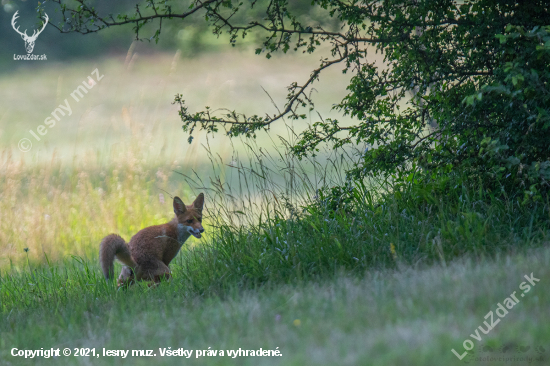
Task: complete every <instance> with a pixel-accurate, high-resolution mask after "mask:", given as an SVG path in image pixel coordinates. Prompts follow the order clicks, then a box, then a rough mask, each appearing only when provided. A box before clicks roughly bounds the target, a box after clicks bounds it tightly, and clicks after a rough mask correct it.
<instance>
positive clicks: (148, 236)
mask: <svg viewBox="0 0 550 366" xmlns="http://www.w3.org/2000/svg"><path fill="white" fill-rule="evenodd" d="M173 205H174V213H175V214H176V215H175V217H174V218H173V219H172V220H171V221H170V222H168V223H166V224H163V225H155V226H149V227H146V228H145V229H142V230H140V231H139V232H138V233H137V234H136V235H134V236H133V237H132V239H131V240H130V242H129V243H128V244H126V243H125V242H124V240H123V239H122V238H121V237H120V236H118V235H116V234H111V235H108V236H106V237H105V238H104V239H103V240H102V241H101V245H100V249H99V257H100V263H101V267H102V269H103V274H104V276H105V278H106V279H109V278H111V277H112V274H113V268H114V266H113V262H114V258H115V257H116V258H117V259H118V260H120V261H121V262H122V263H124V264H126V266H127V267H124V268H123V269H122V271H121V273H120V276H119V278H118V284H119V286H120V285H123V284H129V283H132V282H133V280H134V279H135V280H148V281H154V282H155V283H158V282H159V281H160V280H161V279H162V278H165V279H167V278H170V268H168V265H169V264H170V262H171V261H172V259H174V257H175V256H176V254H178V252H179V250H180V248H181V246H182V244H183V242H185V240H187V238H189V236H190V235H191V234H190V233H189V230H191V231H193V235H194V236H196V237H197V238H200V237H201V233H202V232H203V231H204V229H203V227H202V224H201V221H202V208H203V206H204V195H203V194H202V193H201V194H199V196H198V197H197V198H196V199H195V201H194V202H193V204H192V205H190V206H185V205H184V204H183V202H182V201H181V199H180V198H179V197H174V202H173ZM188 228H190V229H188Z"/></svg>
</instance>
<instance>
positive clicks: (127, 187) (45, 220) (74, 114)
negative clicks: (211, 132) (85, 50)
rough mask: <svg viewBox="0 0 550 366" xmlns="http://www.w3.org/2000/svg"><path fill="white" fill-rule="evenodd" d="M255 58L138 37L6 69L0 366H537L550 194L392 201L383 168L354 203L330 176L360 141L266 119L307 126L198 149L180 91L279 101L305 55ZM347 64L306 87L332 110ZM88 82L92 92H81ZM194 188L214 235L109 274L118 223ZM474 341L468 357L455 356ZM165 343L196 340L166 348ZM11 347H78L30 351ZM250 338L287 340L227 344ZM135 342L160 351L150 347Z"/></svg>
mask: <svg viewBox="0 0 550 366" xmlns="http://www.w3.org/2000/svg"><path fill="white" fill-rule="evenodd" d="M249 54H250V53H248V54H247V56H243V54H241V53H239V52H232V53H229V52H227V53H226V52H210V53H204V54H202V55H199V56H197V57H192V58H190V57H186V55H182V54H181V53H179V52H177V53H175V54H163V53H161V54H158V53H156V54H152V53H150V52H143V53H140V52H139V48H136V46H134V45H133V46H131V47H130V49H129V51H128V54H127V55H126V56H124V55H115V56H113V57H109V58H101V59H97V60H93V61H78V62H77V61H75V62H72V63H67V64H47V65H45V66H41V67H38V68H26V67H20V68H17V69H16V70H14V71H13V72H3V73H0V83H1V85H2V88H0V151H1V160H0V316H1V318H2V321H0V364H2V365H4V364H5V365H26V364H31V363H33V364H39V365H41V364H50V363H52V362H54V363H56V364H63V365H65V364H66V365H74V364H77V365H111V364H127V365H142V364H143V365H145V364H151V363H153V364H158V365H181V364H197V365H203V364H204V365H403V364H408V365H458V364H464V363H467V364H473V365H478V364H479V365H526V364H532V365H545V364H548V360H549V359H550V327H548V322H549V321H550V312H548V309H549V305H550V295H549V291H548V290H549V289H550V285H549V283H550V269H549V268H550V267H549V265H550V249H549V246H548V244H549V243H550V235H549V233H550V231H549V230H550V228H549V225H548V223H549V221H550V213H549V209H548V208H549V204H548V202H546V203H544V202H543V203H541V205H540V206H539V207H537V209H535V210H530V209H528V208H525V207H523V206H521V205H520V204H518V203H517V202H515V201H513V200H510V201H501V200H492V198H491V196H490V194H488V193H486V192H482V191H481V190H479V191H474V190H468V189H466V188H464V189H463V190H462V191H460V189H458V190H455V191H453V192H452V193H450V192H447V191H445V189H444V187H426V188H425V190H423V191H420V192H419V191H415V192H405V193H403V194H402V195H395V196H392V197H393V198H388V197H389V196H388V195H387V194H389V193H391V192H387V191H384V188H383V186H382V185H381V184H380V182H376V181H373V182H362V183H361V184H358V185H356V186H354V187H351V191H352V192H353V193H352V194H353V195H354V198H355V202H356V203H355V206H354V207H353V212H354V214H353V215H350V214H349V211H346V210H345V209H342V210H340V209H334V207H332V206H331V203H330V202H328V201H326V202H325V201H323V197H324V196H323V194H322V191H319V189H320V188H322V187H324V186H329V187H331V186H332V185H336V184H337V183H341V179H342V177H341V172H342V170H343V166H344V165H345V164H346V161H348V162H349V161H351V160H353V158H354V155H353V151H330V150H327V151H323V152H322V153H321V154H320V156H319V157H317V158H316V159H310V160H303V161H298V160H296V159H295V158H293V157H292V156H290V155H289V154H288V152H286V150H285V148H284V145H283V144H282V142H281V140H280V139H279V137H278V136H282V137H283V138H284V139H288V140H291V139H292V138H293V136H294V135H293V133H292V131H293V130H294V131H299V130H300V129H301V128H303V125H289V126H287V127H286V128H285V127H284V126H283V127H278V128H274V129H273V130H272V131H270V133H269V134H267V133H266V134H263V135H260V136H259V137H258V139H257V140H256V142H247V141H243V140H230V139H228V138H227V137H225V136H223V134H217V135H216V136H205V135H204V134H202V135H200V134H199V135H198V137H197V138H196V139H195V141H194V142H193V144H188V143H187V136H186V135H185V134H184V133H183V132H182V131H181V123H180V121H179V117H178V114H177V108H176V106H174V105H172V104H171V101H172V100H173V97H174V95H175V94H176V93H182V94H183V95H184V98H185V99H186V100H187V102H188V104H189V105H193V106H196V109H197V110H200V109H202V108H203V107H204V106H211V107H213V108H216V107H230V108H231V109H235V110H238V111H243V112H245V113H262V112H265V111H266V110H271V111H272V113H274V112H275V111H276V107H275V106H273V103H275V104H276V105H277V106H279V107H280V106H282V105H283V104H284V97H285V95H286V86H287V85H288V84H290V82H292V81H299V80H302V79H303V78H304V77H305V76H308V75H309V72H310V70H311V68H312V66H315V64H316V59H315V57H303V58H302V57H300V58H295V59H294V58H293V59H291V61H289V60H288V58H287V59H284V58H283V57H282V56H281V57H275V58H273V59H271V60H266V59H264V58H262V57H255V58H254V57H252V56H249ZM94 70H97V74H94ZM266 70H269V72H267V71H266ZM97 75H99V76H100V77H101V79H99V78H96V76H97ZM89 76H90V77H91V78H92V79H91V80H92V81H90V79H89V78H88V77H89ZM347 80H348V79H347V78H346V77H342V75H341V74H340V73H339V71H338V70H333V71H331V73H328V74H327V75H326V78H325V79H322V80H321V81H320V83H319V84H318V86H317V88H316V90H317V91H316V95H317V100H318V103H317V107H318V112H319V114H320V115H322V116H323V118H326V117H330V116H333V115H334V114H333V113H334V112H332V111H331V103H333V102H334V101H337V100H338V98H341V97H342V96H344V95H345V87H346V85H347ZM82 82H87V83H89V86H91V88H90V89H89V90H88V93H87V94H85V95H83V97H81V98H80V100H79V101H78V102H76V101H75V100H74V99H73V98H72V97H71V93H72V92H73V91H74V90H75V89H76V87H77V86H78V85H79V84H81V83H82ZM262 88H263V89H264V90H265V91H267V93H269V95H267V94H266V93H265V92H264V90H262ZM66 100H68V101H69V103H70V106H71V113H70V115H69V113H67V114H66V115H64V116H61V118H60V119H59V121H57V122H56V124H55V126H53V127H51V128H48V129H47V133H46V134H44V135H42V134H41V135H39V137H40V141H37V139H36V138H35V137H34V136H33V135H32V134H31V133H30V132H29V131H30V130H33V132H34V133H35V134H36V133H37V131H38V129H37V128H38V126H39V125H41V124H44V120H45V119H46V118H47V117H49V116H51V114H52V113H53V112H54V111H55V110H56V108H58V106H59V105H60V104H63V103H66ZM312 113H313V112H312ZM316 118H318V117H317V113H316V112H315V114H312V115H311V118H310V119H309V121H310V122H311V121H314V120H316ZM304 123H305V122H304ZM23 138H27V139H29V140H30V141H31V142H32V147H31V148H30V150H29V151H27V152H23V151H21V150H20V149H19V148H18V144H19V141H20V140H21V139H23ZM19 146H20V145H19ZM25 146H27V145H25ZM358 148H360V147H358ZM199 192H205V193H206V196H207V198H206V218H205V229H206V233H205V235H204V238H203V239H201V240H197V239H194V238H191V239H189V241H188V242H186V245H185V246H184V248H183V249H182V251H181V253H180V254H179V255H178V256H177V257H176V259H175V260H174V261H173V263H172V264H171V269H172V271H173V279H172V280H171V281H170V282H166V283H162V284H161V285H159V286H158V287H156V288H150V287H148V286H147V285H143V284H139V285H136V286H133V287H131V288H128V289H117V288H116V285H115V283H114V282H109V283H107V282H105V280H104V279H103V277H102V275H101V272H100V269H99V264H98V261H97V256H98V254H97V253H98V247H99V242H100V241H101V239H102V238H103V237H104V236H105V235H107V234H109V233H113V232H114V233H119V234H120V235H121V236H122V237H123V238H125V239H126V240H129V239H130V237H131V236H132V235H133V234H135V233H136V232H137V231H138V230H140V229H142V228H144V227H147V226H151V225H155V224H160V223H164V222H166V221H168V220H169V219H170V218H171V216H172V214H171V212H172V203H171V196H176V195H177V196H179V197H181V198H182V199H183V201H184V202H185V203H188V204H189V203H191V202H192V200H193V199H194V198H195V197H196V195H197V194H198V193H199ZM418 197H421V198H422V199H419V198H418ZM382 199H384V201H383V204H381V202H382ZM321 201H322V202H324V203H323V204H320V205H314V204H312V202H321ZM451 203H452V204H451ZM319 207H321V208H319ZM117 269H120V266H119V265H117ZM525 276H527V277H528V278H530V279H531V278H536V279H538V280H540V281H535V280H531V282H529V280H528V279H526V278H525ZM522 284H523V286H522ZM525 284H530V285H531V286H530V290H529V291H525V288H526V287H525ZM514 292H515V293H516V295H515V296H518V301H517V302H515V305H514V306H513V307H511V308H509V309H508V310H507V312H506V314H504V316H502V317H500V316H499V315H497V314H499V313H500V314H502V313H503V311H502V310H497V309H499V304H503V303H504V301H505V299H507V298H510V296H511V294H512V293H514ZM523 295H524V296H523ZM519 296H521V297H519ZM489 312H492V314H493V315H492V316H494V317H495V318H494V321H495V322H496V321H497V320H499V321H498V325H497V323H491V322H490V319H488V317H487V315H488V313H489ZM484 322H485V323H484ZM487 322H489V324H493V325H494V327H490V328H494V329H490V330H489V327H488V326H487ZM478 327H481V328H483V329H484V330H485V332H483V331H477V333H476V330H479V328H478ZM472 334H473V335H472ZM476 337H477V338H476ZM466 340H469V341H468V342H466ZM470 344H471V345H472V347H471V349H470V352H469V354H468V355H466V356H464V358H462V359H461V360H460V359H459V358H458V357H457V356H455V354H454V353H453V352H452V350H453V349H454V350H455V351H456V352H457V353H458V354H459V355H462V354H463V353H464V352H465V347H469V345H470ZM169 347H170V348H171V349H172V350H177V349H182V351H183V350H186V351H190V350H193V351H194V352H193V354H192V355H191V356H190V357H189V358H187V357H186V356H173V357H168V356H161V353H162V352H164V351H161V349H167V348H169ZM14 348H17V349H19V350H40V349H42V348H43V349H44V350H46V349H50V348H53V349H60V350H61V351H62V350H64V349H69V350H70V351H71V356H63V355H62V354H61V355H59V356H57V357H53V359H54V360H55V361H53V360H52V358H43V357H37V358H34V359H25V358H24V356H23V357H19V356H13V352H15V353H16V354H17V350H16V351H13V349H14ZM260 348H261V349H263V350H271V351H279V352H280V356H270V357H266V356H259V357H257V356H236V357H232V356H228V355H227V351H228V350H239V349H242V350H259V349H260ZM76 349H78V350H79V351H78V352H80V353H82V352H81V351H80V349H83V350H84V353H85V354H86V356H75V355H74V353H75V352H77V351H76ZM92 349H93V351H92ZM104 349H105V350H127V351H128V350H129V355H128V356H127V357H125V358H122V357H121V356H107V355H106V353H104ZM132 350H153V352H152V354H154V355H155V356H154V360H152V359H151V358H150V357H145V356H137V355H134V356H132ZM209 350H210V351H212V350H217V351H220V350H224V351H225V355H224V356H220V355H219V353H218V355H217V356H208V354H210V352H209ZM197 351H204V352H202V356H201V355H200V354H197ZM91 352H93V353H91ZM90 354H92V356H90ZM96 356H97V357H96Z"/></svg>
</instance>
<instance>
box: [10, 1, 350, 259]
mask: <svg viewBox="0 0 550 366" xmlns="http://www.w3.org/2000/svg"><path fill="white" fill-rule="evenodd" d="M178 4H181V6H182V7H185V4H184V2H183V3H178ZM36 5H37V3H36V2H33V1H6V0H3V1H2V8H1V9H0V85H1V87H0V158H1V160H0V201H1V203H0V208H1V213H0V269H1V268H5V267H8V266H11V267H12V268H17V267H18V266H20V265H21V263H25V262H26V261H27V260H28V259H31V260H35V261H39V262H42V261H46V260H54V259H59V258H61V257H62V256H64V255H88V256H94V255H96V252H97V246H98V245H99V241H100V240H101V238H102V237H103V236H104V235H106V234H108V233H110V232H119V233H121V234H122V235H123V237H125V238H126V239H129V238H130V236H131V235H132V234H134V233H135V232H136V231H137V230H139V229H140V228H142V227H145V226H150V225H151V224H155V223H162V222H165V221H166V219H167V218H169V216H170V212H171V211H172V210H171V199H170V197H169V195H179V196H180V197H182V198H183V199H184V202H186V203H189V202H192V200H193V199H194V197H195V195H196V193H197V192H196V191H192V190H191V188H190V187H189V185H188V184H186V183H185V181H184V180H183V179H182V176H181V174H178V173H176V172H183V173H184V174H188V175H194V176H195V177H199V178H200V180H202V182H203V185H204V186H205V187H207V186H210V185H211V182H212V180H213V179H214V178H213V177H214V176H217V177H219V176H221V177H222V179H229V178H227V177H228V176H229V175H228V174H226V173H227V172H226V171H224V170H231V169H232V168H231V165H235V164H237V163H238V162H239V159H241V158H242V159H244V158H243V157H242V156H240V155H239V154H240V152H241V153H242V152H243V151H244V150H245V149H246V145H245V144H243V141H241V140H233V141H231V140H230V139H229V138H227V137H226V136H224V133H218V134H216V135H214V136H206V135H205V134H204V133H198V134H197V133H195V139H194V141H193V142H192V143H191V144H189V143H188V142H187V138H188V136H187V135H186V134H185V133H183V131H182V129H181V126H182V123H181V120H180V119H179V116H178V109H177V107H176V106H175V105H173V104H172V102H173V100H174V96H175V94H177V93H181V94H183V98H184V99H185V100H186V102H187V103H188V105H189V106H190V111H192V112H194V111H200V110H204V107H205V106H209V107H211V108H213V109H218V108H227V109H228V110H232V111H233V110H235V111H237V112H243V113H246V114H260V115H263V114H264V113H270V114H274V113H276V112H277V108H276V107H278V108H282V107H283V106H284V103H285V97H286V94H287V86H288V85H290V83H292V82H294V81H296V82H298V83H303V82H304V81H305V80H307V78H308V77H309V75H310V72H311V71H312V70H313V69H314V68H316V67H317V66H318V64H319V60H320V59H321V58H322V57H327V56H330V55H329V54H327V52H323V49H320V50H319V51H318V52H315V53H313V54H302V53H301V52H300V53H299V54H296V53H292V52H289V53H288V54H275V55H273V57H272V58H271V59H269V60H268V59H266V58H265V57H264V56H263V55H255V54H254V49H255V48H256V47H258V43H259V42H260V41H261V38H262V35H261V34H258V35H251V36H250V37H248V38H247V39H245V40H241V41H240V42H238V43H237V45H236V47H232V46H231V45H230V44H229V39H228V37H223V36H222V37H219V38H218V37H217V36H215V35H213V34H212V33H211V31H210V30H209V29H208V25H207V23H206V21H205V20H204V18H203V17H201V16H200V15H199V16H195V17H191V18H189V19H185V20H184V21H178V20H173V21H171V22H165V23H164V24H163V31H162V34H161V38H160V41H159V42H158V44H155V43H154V42H138V41H135V34H134V33H133V31H132V26H131V25H128V26H121V27H113V28H111V29H105V30H102V31H101V32H98V33H92V34H88V35H81V34H61V33H60V32H59V31H58V30H57V29H55V28H54V26H53V24H57V22H59V20H60V19H59V16H60V15H59V12H57V11H56V10H57V9H56V8H55V7H54V6H53V4H45V6H46V7H45V11H46V13H47V14H48V16H49V22H50V24H48V25H47V26H46V28H45V29H44V31H43V32H42V33H41V34H40V35H39V36H38V38H37V40H36V44H35V47H34V51H33V54H35V55H42V54H45V55H46V56H47V60H46V61H22V60H14V55H25V54H26V51H25V48H24V42H23V40H22V39H21V37H20V35H19V34H17V33H16V32H15V31H14V30H13V29H12V26H11V20H12V17H13V15H14V14H15V12H16V11H18V15H19V18H18V19H17V21H16V22H17V26H19V27H20V30H21V31H23V30H25V29H27V34H29V35H31V34H32V32H33V30H35V29H39V27H40V26H41V23H40V22H39V20H38V19H37V15H36V14H37V12H36ZM94 5H95V6H96V9H98V10H99V11H100V12H108V13H114V14H116V13H118V12H128V11H130V9H133V7H134V6H135V2H133V1H117V2H109V1H97V2H94ZM292 6H293V7H295V10H296V11H298V12H299V13H300V14H301V15H300V16H301V17H303V18H304V19H306V20H307V21H308V22H311V24H313V25H315V24H320V23H322V24H324V26H325V27H328V28H330V27H336V26H337V24H336V23H335V22H334V20H332V19H331V18H328V17H326V15H323V13H321V12H319V9H317V8H312V7H311V6H310V3H309V2H308V1H298V2H292ZM253 15H254V14H252V13H248V14H245V15H243V17H246V16H253ZM243 20H245V21H246V19H243ZM147 31H150V34H151V35H152V34H153V33H154V28H152V27H151V28H150V29H147V28H146V29H145V30H144V31H142V33H141V34H140V35H142V36H145V33H146V32H147ZM325 51H326V50H325ZM337 67H338V66H337ZM96 69H97V70H98V75H100V76H103V77H102V78H101V80H99V81H97V82H94V81H91V80H90V79H89V77H91V78H92V80H96V78H97V75H94V74H93V73H92V72H93V71H94V70H96ZM348 80H349V77H348V76H346V75H343V74H342V73H341V69H337V68H336V69H329V70H327V71H326V72H325V73H324V74H323V75H322V77H321V80H320V81H319V82H318V83H316V84H314V89H313V91H312V95H313V97H314V98H315V101H316V107H317V110H315V111H312V112H309V113H310V116H309V119H308V121H301V122H299V123H296V125H292V124H290V125H289V126H290V127H291V128H292V129H294V131H295V132H299V131H300V130H301V129H303V128H304V127H305V126H306V125H307V123H309V122H315V121H317V120H318V119H319V115H321V116H322V117H323V118H327V117H336V116H337V114H335V113H334V112H333V111H331V106H332V104H333V103H337V102H339V101H340V100H341V98H342V97H343V96H344V95H345V94H346V93H345V92H346V90H345V87H346V86H347V82H348ZM83 82H84V83H87V84H88V86H89V87H90V89H89V90H88V93H87V94H84V95H83V97H82V98H79V101H78V102H77V101H75V100H74V99H73V98H72V97H71V93H73V91H74V90H75V89H76V88H77V87H78V86H79V85H82V83H83ZM268 94H269V95H268ZM65 100H67V101H68V103H69V105H70V108H71V114H70V115H68V114H67V115H65V116H61V117H60V119H59V121H56V124H55V126H53V127H52V128H46V131H47V132H46V134H45V135H43V136H40V135H38V134H37V128H38V126H39V125H44V124H45V122H44V121H45V120H46V119H47V118H48V117H51V116H52V112H54V111H55V110H56V108H58V107H59V105H60V104H61V105H66V102H65ZM275 105H276V106H275ZM30 130H32V131H33V132H34V133H35V134H37V135H38V136H40V141H37V140H36V139H35V138H34V137H33V135H32V134H31V133H30V132H29V131H30ZM278 136H282V137H283V138H285V139H292V138H293V134H292V133H291V132H290V129H288V128H287V126H285V125H284V123H281V124H279V125H278V126H274V128H272V129H271V131H270V133H269V134H267V133H264V134H260V135H259V136H258V139H257V140H256V143H257V145H258V146H260V147H262V148H263V149H264V151H266V152H269V151H271V152H275V150H276V149H277V146H279V147H280V146H281V142H280V139H279V138H278ZM24 138H27V139H29V140H30V141H31V143H32V147H31V148H30V151H28V152H22V151H21V150H20V149H19V148H18V144H19V142H20V141H21V139H24ZM244 143H246V141H244ZM207 149H208V150H209V153H207V151H206V150H207ZM209 154H210V155H209ZM212 158H215V159H216V167H215V168H214V167H213V165H212V161H211V160H212ZM320 158H321V159H323V157H322V156H321V157H320ZM218 183H219V182H218ZM221 183H222V184H224V183H228V182H221ZM228 184H230V182H229V183H228ZM25 248H27V249H28V251H25Z"/></svg>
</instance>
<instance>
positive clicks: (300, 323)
mask: <svg viewBox="0 0 550 366" xmlns="http://www.w3.org/2000/svg"><path fill="white" fill-rule="evenodd" d="M292 324H294V326H295V327H299V326H300V325H302V322H301V321H300V319H294V321H293V322H292Z"/></svg>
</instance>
